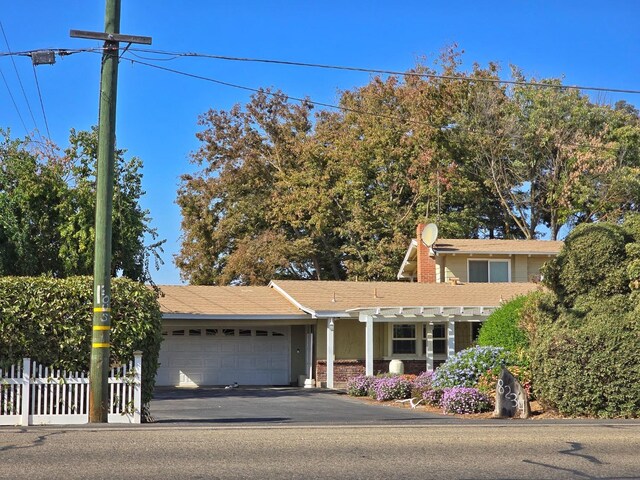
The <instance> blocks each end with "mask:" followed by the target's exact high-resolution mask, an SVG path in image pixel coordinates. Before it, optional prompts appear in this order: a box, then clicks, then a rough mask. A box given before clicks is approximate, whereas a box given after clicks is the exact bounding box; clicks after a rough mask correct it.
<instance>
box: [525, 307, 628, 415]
mask: <svg viewBox="0 0 640 480" xmlns="http://www.w3.org/2000/svg"><path fill="white" fill-rule="evenodd" d="M628 309H629V305H628V297H627V296H625V295H618V296H615V297H612V298H609V299H600V300H597V301H594V303H593V304H592V305H591V309H590V311H589V313H588V314H586V315H576V314H575V312H563V313H561V314H560V317H559V318H558V319H557V321H556V322H553V323H548V324H544V325H541V326H540V328H539V330H538V335H536V341H535V342H534V343H533V345H532V350H531V353H532V361H531V366H532V374H533V379H534V382H533V386H534V391H535V392H536V395H537V397H538V398H540V399H542V400H543V401H544V403H546V404H547V405H548V406H551V407H554V408H557V409H558V410H559V411H560V412H561V413H562V414H564V415H570V416H583V415H586V416H597V417H637V416H638V415H639V414H640V382H639V381H638V379H640V322H639V321H638V315H640V308H638V307H636V309H635V310H634V311H628Z"/></svg>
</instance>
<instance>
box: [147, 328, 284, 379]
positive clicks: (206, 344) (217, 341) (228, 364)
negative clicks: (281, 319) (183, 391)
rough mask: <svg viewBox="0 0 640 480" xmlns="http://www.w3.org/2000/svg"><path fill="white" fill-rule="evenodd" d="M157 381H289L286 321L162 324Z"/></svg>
mask: <svg viewBox="0 0 640 480" xmlns="http://www.w3.org/2000/svg"><path fill="white" fill-rule="evenodd" d="M162 333H163V339H164V341H163V343H162V347H161V349H160V358H159V361H160V366H159V368H158V375H157V380H156V385H159V386H182V387H196V386H201V385H231V384H233V383H238V384H239V385H288V384H289V378H290V376H291V372H290V368H291V353H290V345H291V340H290V335H291V328H290V327H288V326H242V327H237V326H224V327H220V326H207V327H202V326H182V325H181V326H179V327H165V328H164V329H163V332H162Z"/></svg>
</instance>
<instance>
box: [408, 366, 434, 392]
mask: <svg viewBox="0 0 640 480" xmlns="http://www.w3.org/2000/svg"><path fill="white" fill-rule="evenodd" d="M432 382H433V372H422V373H421V374H420V375H418V376H417V377H415V378H414V379H413V388H412V389H411V396H412V397H413V398H422V395H423V393H424V392H426V391H428V390H431V383H432Z"/></svg>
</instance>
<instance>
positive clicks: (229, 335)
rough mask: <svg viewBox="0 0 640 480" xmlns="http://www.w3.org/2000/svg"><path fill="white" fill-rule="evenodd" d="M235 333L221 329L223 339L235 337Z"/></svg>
mask: <svg viewBox="0 0 640 480" xmlns="http://www.w3.org/2000/svg"><path fill="white" fill-rule="evenodd" d="M235 334H236V331H235V330H234V329H233V328H223V329H222V335H224V336H225V337H233V336H235Z"/></svg>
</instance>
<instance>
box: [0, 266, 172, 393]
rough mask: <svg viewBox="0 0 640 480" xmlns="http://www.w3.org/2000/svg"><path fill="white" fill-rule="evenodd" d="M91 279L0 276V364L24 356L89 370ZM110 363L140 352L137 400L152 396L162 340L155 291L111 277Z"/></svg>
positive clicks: (118, 361)
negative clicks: (138, 393) (140, 361)
mask: <svg viewBox="0 0 640 480" xmlns="http://www.w3.org/2000/svg"><path fill="white" fill-rule="evenodd" d="M92 292H93V280H92V278H91V277H69V278H65V279H56V278H49V277H0V366H7V365H9V364H12V363H16V362H19V361H21V359H22V358H23V357H29V358H31V359H33V360H36V361H37V362H39V363H42V364H45V365H52V366H54V367H55V368H60V369H65V370H69V371H75V370H84V371H88V370H89V365H90V356H91V331H92V319H93V297H92ZM111 293H112V303H111V308H112V320H111V328H112V329H111V358H110V360H111V364H112V365H117V364H123V363H126V362H128V361H129V360H131V359H132V358H133V352H134V351H136V350H141V351H142V352H143V357H142V402H143V404H145V405H146V404H148V402H149V401H150V400H151V398H152V395H153V387H154V383H155V377H156V371H157V369H158V354H159V351H160V343H161V341H162V332H161V321H162V316H161V313H160V306H159V304H158V301H157V298H156V293H155V292H154V291H153V290H151V289H149V288H148V287H146V286H144V285H142V284H140V283H138V282H134V281H132V280H129V279H125V278H118V279H114V280H113V282H112V287H111Z"/></svg>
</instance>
